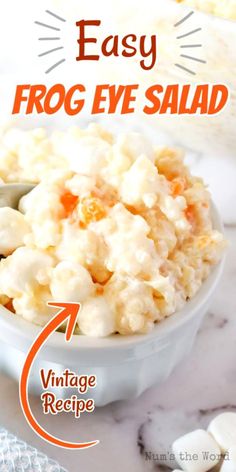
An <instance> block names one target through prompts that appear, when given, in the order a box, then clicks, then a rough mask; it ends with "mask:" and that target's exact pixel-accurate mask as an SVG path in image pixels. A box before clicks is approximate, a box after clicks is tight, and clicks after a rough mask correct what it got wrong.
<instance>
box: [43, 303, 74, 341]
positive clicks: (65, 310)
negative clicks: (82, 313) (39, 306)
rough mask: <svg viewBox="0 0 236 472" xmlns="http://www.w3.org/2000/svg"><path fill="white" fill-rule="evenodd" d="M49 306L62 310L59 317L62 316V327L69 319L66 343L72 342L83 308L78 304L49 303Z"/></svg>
mask: <svg viewBox="0 0 236 472" xmlns="http://www.w3.org/2000/svg"><path fill="white" fill-rule="evenodd" d="M47 305H48V306H52V307H55V308H61V310H60V312H59V315H58V316H60V325H62V324H63V323H64V322H65V320H66V319H67V318H68V322H67V327H66V341H70V340H71V338H72V335H73V333H74V330H75V325H76V322H77V316H78V313H79V310H80V308H81V305H80V303H78V302H54V301H52V302H47Z"/></svg>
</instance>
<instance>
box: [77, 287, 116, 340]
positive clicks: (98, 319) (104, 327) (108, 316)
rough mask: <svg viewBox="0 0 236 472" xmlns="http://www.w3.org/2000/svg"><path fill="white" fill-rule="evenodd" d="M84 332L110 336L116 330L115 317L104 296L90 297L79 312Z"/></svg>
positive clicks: (81, 327) (87, 334) (80, 325)
mask: <svg viewBox="0 0 236 472" xmlns="http://www.w3.org/2000/svg"><path fill="white" fill-rule="evenodd" d="M78 324H79V329H80V331H81V333H82V334H85V335H86V336H92V337H94V336H95V337H103V336H109V335H110V334H112V333H114V331H115V317H114V314H113V312H112V309H111V308H110V307H109V305H108V303H107V301H106V299H105V298H104V297H102V296H101V297H94V298H90V299H89V300H88V301H86V302H85V303H83V304H82V308H81V309H80V311H79V314H78Z"/></svg>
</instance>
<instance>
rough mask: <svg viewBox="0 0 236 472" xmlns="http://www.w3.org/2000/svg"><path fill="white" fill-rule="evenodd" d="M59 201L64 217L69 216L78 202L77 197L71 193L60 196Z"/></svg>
mask: <svg viewBox="0 0 236 472" xmlns="http://www.w3.org/2000/svg"><path fill="white" fill-rule="evenodd" d="M60 201H61V204H62V205H63V207H64V210H65V215H66V216H69V215H71V213H72V212H73V210H74V209H75V207H76V205H77V203H78V201H79V197H77V196H76V195H73V194H72V193H71V192H65V193H63V194H62V195H61V198H60Z"/></svg>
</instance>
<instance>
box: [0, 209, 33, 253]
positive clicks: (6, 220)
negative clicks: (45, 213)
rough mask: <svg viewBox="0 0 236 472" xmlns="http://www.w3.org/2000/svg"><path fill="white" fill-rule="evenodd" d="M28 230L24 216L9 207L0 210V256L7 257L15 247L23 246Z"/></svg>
mask: <svg viewBox="0 0 236 472" xmlns="http://www.w3.org/2000/svg"><path fill="white" fill-rule="evenodd" d="M29 231H30V228H29V226H28V224H27V222H26V221H25V217H24V215H22V214H21V213H20V212H19V211H17V210H13V209H12V208H9V207H4V208H0V254H1V255H3V256H8V255H9V254H11V253H12V252H13V251H14V250H15V249H16V248H17V247H20V246H23V244H24V237H25V235H26V234H27V233H29Z"/></svg>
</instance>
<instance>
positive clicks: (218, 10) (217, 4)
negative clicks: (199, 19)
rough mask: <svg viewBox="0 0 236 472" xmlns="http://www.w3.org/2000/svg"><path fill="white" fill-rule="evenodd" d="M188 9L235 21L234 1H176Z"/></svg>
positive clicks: (235, 9)
mask: <svg viewBox="0 0 236 472" xmlns="http://www.w3.org/2000/svg"><path fill="white" fill-rule="evenodd" d="M176 1H177V2H178V3H183V4H184V5H188V6H190V7H193V8H196V9H197V10H201V11H203V12H205V13H210V14H213V15H216V16H220V17H222V18H226V19H228V20H236V0H176Z"/></svg>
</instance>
